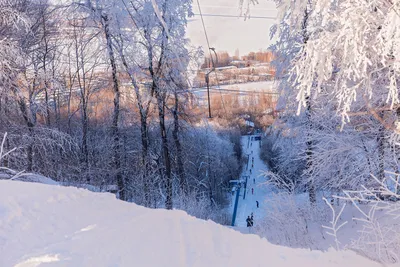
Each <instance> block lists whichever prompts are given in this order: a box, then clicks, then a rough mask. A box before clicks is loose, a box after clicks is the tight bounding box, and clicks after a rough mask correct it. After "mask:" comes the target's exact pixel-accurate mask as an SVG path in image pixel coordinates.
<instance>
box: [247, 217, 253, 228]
mask: <svg viewBox="0 0 400 267" xmlns="http://www.w3.org/2000/svg"><path fill="white" fill-rule="evenodd" d="M246 223H247V227H251V225H252V223H251V218H250V216H247V219H246Z"/></svg>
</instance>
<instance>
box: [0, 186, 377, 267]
mask: <svg viewBox="0 0 400 267" xmlns="http://www.w3.org/2000/svg"><path fill="white" fill-rule="evenodd" d="M0 255H1V257H0V266H2V267H3V266H4V267H8V266H15V267H28V266H29V267H32V266H46V267H48V266H74V267H79V266H96V267H101V266H129V267H131V266H140V267H144V266H163V267H169V266H171V267H181V266H182V267H188V266H207V267H210V266H211V267H213V266H215V267H223V266H229V267H232V266H240V267H244V266H252V267H256V266H271V267H281V266H307V267H311V266H326V267H330V266H341V267H345V266H349V267H350V266H352V267H354V266H363V267H375V266H379V265H378V264H377V263H374V262H371V261H369V260H367V259H364V258H362V257H361V256H358V255H356V254H355V253H354V252H350V251H346V252H335V251H330V252H327V253H323V252H318V251H312V252H311V251H307V250H301V249H291V248H285V247H279V246H275V245H271V244H270V243H268V242H267V241H266V240H265V239H260V238H259V237H258V236H255V235H243V234H241V233H239V232H236V231H234V230H232V229H229V228H226V227H224V226H221V225H217V224H215V223H213V222H211V221H203V220H199V219H196V218H194V217H191V216H188V215H187V214H186V213H184V212H182V211H166V210H152V209H146V208H143V207H140V206H137V205H134V204H130V203H125V202H121V201H119V200H116V199H115V198H114V196H113V195H111V194H104V193H102V194H100V193H93V192H89V191H87V190H83V189H76V188H72V187H61V186H51V185H43V184H34V183H24V182H18V181H0Z"/></svg>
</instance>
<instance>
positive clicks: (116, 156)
mask: <svg viewBox="0 0 400 267" xmlns="http://www.w3.org/2000/svg"><path fill="white" fill-rule="evenodd" d="M101 18H102V20H103V26H104V34H105V38H106V42H107V50H108V57H109V59H110V65H111V72H112V80H113V88H114V112H113V119H112V125H111V130H112V136H113V160H114V168H115V178H116V181H117V186H118V191H119V197H120V199H121V200H126V192H125V190H126V188H125V181H124V178H123V176H122V173H121V158H120V157H121V153H120V133H119V113H120V95H121V93H120V91H119V84H118V77H117V65H116V61H115V57H114V51H113V46H112V40H111V34H110V29H109V25H108V23H109V18H108V16H107V15H102V17H101Z"/></svg>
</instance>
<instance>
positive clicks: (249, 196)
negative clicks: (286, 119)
mask: <svg viewBox="0 0 400 267" xmlns="http://www.w3.org/2000/svg"><path fill="white" fill-rule="evenodd" d="M260 142H261V141H256V140H255V135H248V136H243V137H242V140H241V143H242V148H243V153H244V155H249V163H248V168H247V167H246V165H247V162H246V165H245V166H244V168H243V172H242V177H244V176H246V175H247V176H249V179H248V181H247V188H246V197H245V199H243V193H244V192H243V189H242V190H241V191H240V197H239V203H238V210H237V217H236V222H235V226H238V227H240V228H243V227H247V223H246V218H247V216H250V215H251V213H253V214H254V225H256V224H257V221H259V220H260V219H261V218H262V216H264V215H265V208H264V207H263V204H264V200H265V199H266V197H267V196H268V194H270V193H271V190H272V189H271V187H270V186H267V185H265V182H266V178H265V177H264V176H263V175H262V174H263V172H265V171H267V169H268V167H267V166H266V165H265V164H264V162H263V161H262V160H261V158H260ZM253 158H254V162H253ZM256 201H258V203H259V208H257V205H256ZM241 230H243V229H241Z"/></svg>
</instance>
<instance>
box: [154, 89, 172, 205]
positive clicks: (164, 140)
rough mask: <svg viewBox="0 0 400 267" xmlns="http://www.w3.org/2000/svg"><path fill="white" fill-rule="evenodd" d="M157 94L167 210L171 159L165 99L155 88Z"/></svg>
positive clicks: (170, 202)
mask: <svg viewBox="0 0 400 267" xmlns="http://www.w3.org/2000/svg"><path fill="white" fill-rule="evenodd" d="M153 83H154V82H153ZM156 94H157V105H158V118H159V123H160V133H161V141H162V154H163V159H164V165H165V166H164V167H165V176H166V177H165V178H166V180H165V187H166V194H167V197H166V200H165V207H166V208H167V209H169V210H171V209H172V207H173V204H172V175H171V159H170V155H169V148H168V138H167V131H166V127H165V101H164V96H163V95H162V94H161V92H159V89H158V90H156Z"/></svg>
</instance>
